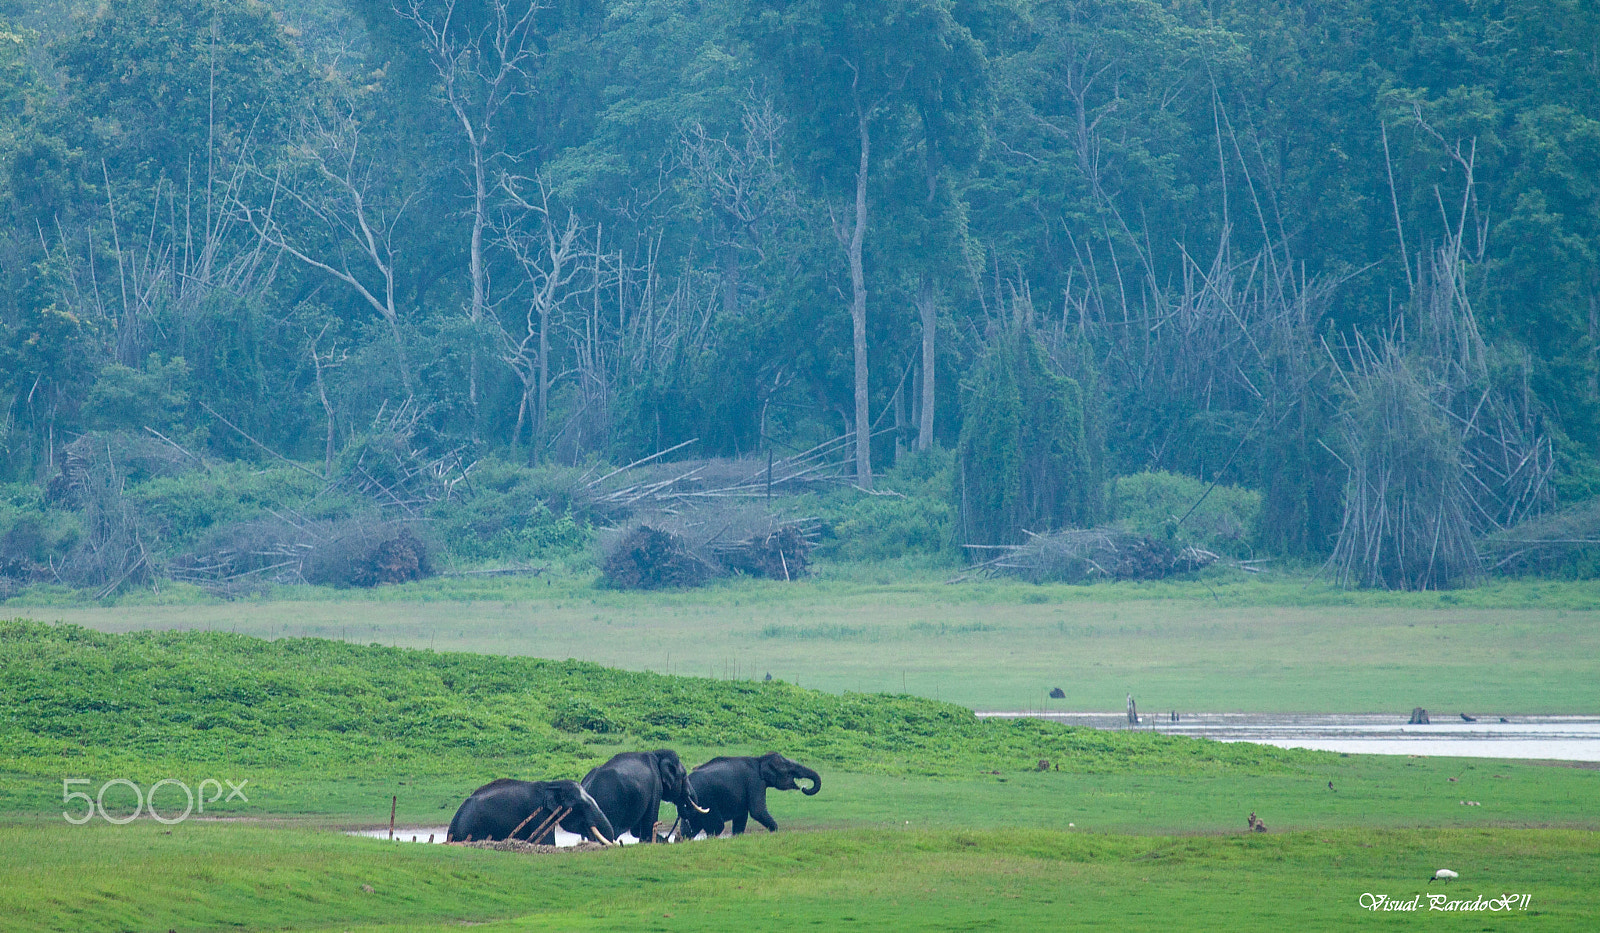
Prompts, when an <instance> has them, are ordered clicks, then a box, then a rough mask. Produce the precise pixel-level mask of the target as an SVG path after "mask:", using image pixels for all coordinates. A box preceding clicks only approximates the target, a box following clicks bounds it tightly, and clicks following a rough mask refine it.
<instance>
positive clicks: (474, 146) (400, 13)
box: [0, 0, 1600, 593]
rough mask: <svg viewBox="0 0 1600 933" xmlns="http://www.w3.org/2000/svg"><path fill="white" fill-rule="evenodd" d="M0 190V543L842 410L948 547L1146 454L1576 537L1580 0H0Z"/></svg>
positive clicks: (116, 540) (599, 454) (1587, 184)
mask: <svg viewBox="0 0 1600 933" xmlns="http://www.w3.org/2000/svg"><path fill="white" fill-rule="evenodd" d="M0 202H3V206H0V217H3V221H0V279H3V286H0V407H3V409H4V416H3V418H0V481H4V482H5V483H7V485H5V486H4V490H5V497H6V498H5V500H4V501H3V502H0V536H4V545H3V547H0V552H3V553H0V575H3V573H4V572H9V573H11V575H12V576H13V577H15V578H18V579H21V578H22V577H24V576H29V575H31V576H30V578H31V579H49V578H54V579H57V580H63V581H66V582H76V583H79V584H81V585H92V586H93V587H94V588H96V589H97V590H101V589H103V590H104V591H105V592H108V593H109V592H112V591H114V590H115V588H116V587H117V586H119V585H122V583H124V582H126V581H131V580H137V579H139V578H140V577H141V575H144V574H148V573H150V572H152V567H153V566H154V564H155V563H156V561H154V560H153V559H151V558H149V554H148V552H149V551H150V549H152V548H154V547H155V545H154V544H153V542H156V541H158V540H159V541H161V542H163V544H162V546H163V547H165V548H166V551H165V553H167V554H168V555H169V557H170V555H171V554H175V553H177V552H178V551H181V550H182V548H183V547H187V546H189V545H190V544H193V543H194V541H198V540H199V536H201V535H202V532H208V533H211V534H213V535H215V534H219V533H221V532H220V531H219V529H221V528H222V527H223V526H224V525H225V524H226V521H225V520H236V523H237V522H245V521H246V520H251V521H253V520H255V519H258V518H260V517H261V516H262V515H264V514H267V513H271V514H274V515H276V514H278V512H280V511H282V510H283V509H284V508H287V507H290V506H292V508H293V509H294V510H296V511H295V514H296V515H299V516H301V517H302V518H301V519H299V520H297V521H311V520H314V519H316V518H317V515H318V514H325V515H327V516H331V515H333V513H334V512H338V511H339V510H340V509H344V510H345V511H346V512H349V511H351V510H353V509H356V508H357V506H355V505H351V503H353V502H356V501H358V500H359V501H361V502H365V503H367V504H368V505H370V506H371V507H372V508H375V509H378V510H379V511H383V510H385V509H388V510H390V511H394V507H395V506H397V505H400V504H403V500H404V502H411V503H413V506H406V508H407V510H408V511H409V512H410V513H412V514H417V512H418V510H417V508H415V507H414V503H415V502H416V501H423V500H426V501H429V502H432V501H434V500H435V499H436V498H438V497H437V496H434V495H433V494H431V493H429V494H427V495H423V494H419V493H417V492H416V489H415V487H416V486H417V485H418V484H419V483H420V484H423V485H427V484H432V485H430V486H428V488H429V489H432V490H437V489H444V490H445V495H444V496H443V498H444V499H446V500H450V501H457V502H459V501H460V500H462V499H463V498H465V499H472V498H473V497H477V498H478V500H480V501H478V502H477V504H476V505H473V504H471V503H470V502H469V503H468V504H467V505H465V506H462V508H464V509H465V510H466V511H465V512H462V511H461V510H460V509H457V510H454V511H449V510H447V511H448V512H449V514H444V513H439V512H437V511H435V512H429V513H428V514H429V515H431V516H433V518H434V519H435V521H436V522H437V523H439V524H440V525H441V527H446V533H447V535H453V537H454V539H456V540H458V542H460V541H466V540H467V539H471V540H472V541H474V542H477V543H475V544H461V543H458V545H457V546H456V550H457V552H458V553H459V554H461V555H462V556H464V557H467V558H473V557H485V558H487V557H496V556H505V555H507V554H510V553H513V552H515V551H516V549H517V548H518V547H521V548H522V549H523V551H522V552H524V553H527V552H531V551H536V550H537V547H539V546H567V543H569V539H571V538H572V537H573V534H569V532H571V530H572V529H573V528H578V527H584V526H588V525H598V524H604V523H605V522H606V521H607V520H608V519H609V518H614V517H615V516H608V515H607V514H603V513H604V510H603V509H599V510H597V509H596V508H595V505H594V503H593V502H592V501H587V502H585V503H575V502H574V499H573V496H572V494H571V493H572V491H573V490H574V489H576V488H579V487H582V488H584V489H589V488H592V477H593V476H594V475H596V474H595V473H594V472H593V469H594V468H593V465H594V464H596V463H613V464H627V463H629V462H632V461H634V460H637V459H639V458H642V457H646V456H649V455H651V454H654V453H656V452H659V451H663V450H667V449H669V448H678V449H677V451H676V452H675V453H674V454H673V455H672V457H683V456H692V457H696V458H701V459H706V458H746V459H747V460H749V461H751V462H755V461H757V460H760V461H762V462H765V458H766V457H767V456H769V454H770V455H773V456H775V457H776V458H778V459H780V460H784V459H785V458H788V459H789V460H791V461H792V460H793V458H795V457H796V456H800V455H804V453H805V452H808V451H813V450H816V449H818V445H823V444H828V443H829V442H830V441H835V439H839V440H838V441H837V443H835V445H834V446H832V447H828V448H826V450H828V451H831V454H832V455H834V456H835V458H836V459H837V460H838V461H839V464H840V469H841V470H842V471H843V472H844V473H845V474H846V475H848V477H849V478H850V479H851V482H852V484H853V485H854V486H855V487H858V488H860V489H861V490H872V489H873V488H874V486H875V485H876V486H883V485H885V483H887V484H888V485H890V486H891V487H894V488H899V489H901V490H902V491H904V490H907V489H910V490H912V492H914V493H916V495H911V496H910V497H909V499H908V500H897V501H912V500H917V501H920V500H918V496H921V498H922V499H926V500H928V501H926V502H923V503H922V504H920V505H892V504H885V503H883V502H881V501H880V499H881V497H875V498H873V499H871V500H864V501H865V502H866V504H865V506H864V508H867V510H868V512H871V511H872V510H873V509H876V510H878V511H880V512H881V511H884V510H889V511H893V510H894V509H896V508H898V509H900V512H899V513H896V515H890V516H888V517H886V518H884V519H883V521H882V522H880V523H879V524H880V526H881V529H891V530H892V529H895V528H897V527H902V526H903V527H905V528H910V527H912V526H915V529H921V530H920V531H919V530H913V531H908V532H906V534H907V535H909V536H910V537H912V538H915V537H916V535H918V534H923V533H924V531H925V530H926V529H927V528H928V527H934V528H935V529H936V533H934V534H931V535H930V536H929V537H931V538H933V539H938V540H934V541H932V542H931V543H930V544H929V547H931V548H934V549H940V548H942V549H947V550H948V549H951V548H957V547H958V546H959V545H960V544H991V545H993V544H1008V543H1013V542H1016V541H1019V540H1023V536H1024V533H1025V532H1028V531H1033V532H1044V531H1050V530H1052V529H1060V528H1067V527H1090V526H1094V525H1097V524H1101V523H1104V522H1106V521H1109V520H1112V519H1115V518H1118V517H1119V516H1118V515H1117V514H1115V503H1116V501H1117V500H1118V494H1117V492H1116V489H1115V487H1113V486H1111V485H1110V483H1111V481H1112V480H1113V479H1114V478H1116V477H1132V476H1135V475H1139V476H1145V477H1150V476H1155V477H1166V478H1167V481H1168V482H1169V485H1170V486H1171V487H1172V488H1174V489H1178V488H1183V489H1187V488H1189V487H1190V486H1193V488H1194V489H1197V490H1199V491H1200V496H1201V497H1204V496H1209V495H1211V493H1210V492H1209V491H1208V489H1209V488H1210V487H1211V486H1212V485H1213V484H1219V483H1220V484H1222V485H1223V486H1226V487H1228V488H1229V489H1233V488H1234V487H1239V488H1240V489H1242V490H1250V491H1253V492H1254V493H1255V494H1256V495H1257V497H1258V499H1259V502H1258V503H1256V507H1255V509H1254V513H1255V517H1254V518H1253V519H1252V522H1253V527H1252V529H1250V531H1249V538H1250V541H1249V545H1250V548H1251V550H1252V552H1253V553H1258V554H1272V555H1277V556H1281V557H1290V558H1296V559H1301V560H1311V561H1326V562H1327V564H1326V565H1327V566H1328V567H1330V568H1332V570H1333V572H1334V573H1335V575H1336V576H1338V577H1339V578H1340V579H1342V580H1344V581H1346V582H1349V583H1353V584H1364V585H1381V586H1399V587H1432V586H1446V585H1452V584H1455V583H1458V582H1461V581H1462V580H1466V579H1470V578H1471V577H1472V576H1474V575H1475V574H1477V573H1480V572H1482V571H1483V570H1484V569H1485V568H1489V567H1494V566H1508V567H1512V568H1521V569H1535V570H1538V569H1549V567H1550V566H1553V564H1552V562H1551V561H1550V560H1548V559H1545V556H1542V555H1543V552H1541V551H1539V542H1545V541H1554V540H1556V539H1561V540H1576V539H1588V538H1592V537H1595V535H1594V534H1592V533H1590V532H1589V531H1587V530H1585V529H1587V527H1588V526H1587V525H1585V524H1583V516H1585V515H1587V514H1588V513H1587V512H1585V511H1584V503H1585V502H1587V501H1589V500H1590V499H1591V497H1594V496H1596V495H1597V494H1600V256H1597V253H1596V251H1597V249H1600V8H1597V7H1596V6H1595V5H1593V4H1591V3H1588V2H1584V0H1526V2H1520V3H1509V2H1490V0H1479V2H1466V0H1420V2H1415V3H1407V4H1396V3H1392V2H1380V0H1332V2H1316V3H1313V2H1309V0H861V2H854V3H831V2H823V0H749V2H732V0H698V2H697V0H631V2H627V0H329V2H311V0H269V2H261V0H119V2H116V3H97V2H92V0H56V2H50V0H0ZM858 436H859V437H861V438H863V439H864V440H863V442H862V443H855V442H854V438H855V437H858ZM686 442H692V443H686ZM678 445H684V446H683V447H681V448H679V447H678ZM163 457H164V458H165V459H163ZM158 461H159V463H158ZM286 461H287V462H286ZM265 467H270V468H271V469H270V470H266V469H263V468H265ZM563 470H567V471H578V472H574V473H570V474H569V473H564V472H562V471H563ZM585 470H588V471H589V472H583V471H585ZM385 471H386V472H385ZM475 471H476V474H477V475H479V476H480V477H483V476H489V477H495V476H498V477H500V479H499V480H498V481H491V480H487V479H486V480H483V481H481V482H478V483H476V484H474V483H473V482H472V480H471V478H470V477H471V476H472V475H473V474H474V472H475ZM600 472H602V473H603V472H605V471H604V470H601V471H600ZM196 476H198V477H201V479H196V478H195V477H196ZM336 479H337V480H339V482H337V483H335V482H334V480H336ZM162 483H165V484H167V485H166V486H164V487H163V486H161V485H160V484H162ZM408 484H409V485H408ZM896 484H898V485H896ZM1184 484H1189V485H1184ZM402 486H406V487H407V489H406V490H402V489H401V487H402ZM458 487H459V490H460V492H461V494H460V495H459V496H453V494H452V493H451V490H455V489H457V488H458ZM330 489H331V490H332V491H330ZM407 490H409V491H407ZM480 492H481V493H482V495H479V493H480ZM1238 493H1239V490H1238V489H1234V492H1233V493H1230V494H1234V495H1235V498H1237V494H1238ZM141 496H142V498H141ZM207 496H211V497H212V498H218V499H226V500H227V504H226V506H224V505H216V506H215V508H213V509H212V510H211V512H210V513H207V514H206V515H202V516H197V515H196V514H193V513H195V512H196V511H204V510H205V508H207V507H208V506H206V497H207ZM591 498H592V497H591ZM1124 498H1126V497H1125V496H1124ZM491 500H492V501H491ZM934 500H937V501H934ZM240 503H244V504H243V505H241V504H240ZM339 503H344V504H343V505H340V504H339ZM141 504H142V505H141ZM286 504H287V505H286ZM491 505H493V506H494V507H495V508H500V509H501V510H502V511H501V513H499V514H498V515H496V516H490V515H488V513H490V512H492V511H493V509H492V508H491V507H490V506H491ZM1187 507H1188V506H1186V505H1184V504H1183V503H1176V504H1174V505H1172V509H1173V512H1174V514H1172V515H1171V516H1170V517H1169V518H1168V524H1169V526H1170V527H1169V529H1168V530H1169V532H1171V531H1173V530H1174V529H1176V527H1177V526H1179V525H1181V524H1182V523H1183V522H1184V521H1185V520H1188V519H1189V514H1187V513H1186V512H1184V511H1182V510H1183V509H1186V508H1187ZM186 509H187V510H188V512H186V513H184V514H177V513H179V512H183V511H184V510H186ZM318 509H321V510H323V513H318V512H317V510H318ZM915 509H921V510H922V511H923V512H926V513H937V514H933V515H932V517H929V516H928V515H922V516H921V517H920V518H917V519H916V520H915V521H910V522H909V523H907V522H905V521H902V520H903V519H904V518H905V513H907V512H908V511H915ZM474 510H475V511H474ZM1574 510H1576V511H1574ZM423 511H426V510H425V509H424V510H423ZM69 513H70V514H69ZM134 513H137V514H134ZM919 514H921V513H919ZM507 515H510V516H511V517H509V518H508V517H507ZM1573 515H1577V516H1578V517H1577V518H1573V517H1572V516H1573ZM530 516H534V517H533V518H530ZM535 518H536V519H537V520H535ZM924 519H925V520H924ZM562 521H565V522H567V523H568V524H567V525H565V526H562V525H559V523H560V522H562ZM896 521H901V526H897V525H896V524H895V523H896ZM452 522H454V524H451V523H452ZM1530 523H1532V524H1530ZM1540 523H1543V524H1540ZM1552 523H1555V524H1552ZM1579 526H1581V527H1579ZM1574 528H1577V529H1578V530H1576V531H1575V530H1574ZM252 529H253V530H252ZM450 529H454V530H453V531H451V530H450ZM1518 529H1525V530H1524V531H1520V532H1519V531H1518ZM1526 529H1531V530H1526ZM260 531H261V528H260V526H259V525H257V526H251V528H250V529H246V531H239V532H237V534H247V532H248V534H256V535H259V533H260ZM897 533H898V532H897ZM574 534H575V533H574ZM119 536H120V537H119ZM185 536H190V537H189V538H186V537H185ZM247 536H248V535H247ZM496 536H499V537H496ZM519 536H520V537H519ZM191 538H192V539H193V540H190V539H191ZM494 541H500V542H501V543H500V544H497V545H493V546H490V544H489V543H486V542H494ZM507 542H509V543H507ZM518 542H520V543H518ZM530 542H532V543H530ZM541 542H542V543H541ZM551 542H555V544H554V545H552V544H551ZM1495 542H1499V544H1498V545H1496V544H1495ZM1508 542H1509V543H1508ZM1519 542H1520V543H1519ZM1530 542H1531V544H1530ZM135 545H137V547H135ZM218 546H219V545H216V544H215V541H213V543H212V552H215V551H216V548H217V547H218ZM288 546H289V545H288V544H285V545H284V547H288ZM1497 548H1498V549H1497ZM174 549H177V550H174ZM1530 549H1531V550H1530ZM113 552H114V553H113ZM135 553H137V554H139V555H141V556H139V557H138V558H137V560H136V559H135V558H134V557H132V556H131V555H133V554H135ZM141 561H142V562H143V563H142V564H141V563H140V562H141ZM191 563H192V561H191ZM69 564H70V566H71V568H72V569H71V571H70V572H69V573H68V574H67V576H65V577H64V576H63V574H62V571H61V569H60V568H62V567H67V566H68V565H69ZM1561 566H1562V567H1565V568H1567V569H1569V570H1570V569H1571V566H1572V564H1571V562H1570V561H1568V562H1567V563H1565V564H1562V565H1561ZM5 567H10V568H11V569H10V570H9V571H5V570H4V568H5ZM130 568H131V569H130ZM69 577H70V578H71V579H70V580H69V579H68V578H69Z"/></svg>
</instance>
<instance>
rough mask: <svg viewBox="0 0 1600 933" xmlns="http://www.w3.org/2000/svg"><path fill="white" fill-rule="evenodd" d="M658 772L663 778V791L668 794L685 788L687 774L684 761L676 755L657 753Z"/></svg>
mask: <svg viewBox="0 0 1600 933" xmlns="http://www.w3.org/2000/svg"><path fill="white" fill-rule="evenodd" d="M656 774H657V775H658V776H659V777H660V778H661V792H662V793H663V794H665V795H667V796H671V795H673V794H676V793H680V792H682V790H683V784H684V781H685V775H684V770H683V762H681V761H679V760H678V756H676V755H657V756H656Z"/></svg>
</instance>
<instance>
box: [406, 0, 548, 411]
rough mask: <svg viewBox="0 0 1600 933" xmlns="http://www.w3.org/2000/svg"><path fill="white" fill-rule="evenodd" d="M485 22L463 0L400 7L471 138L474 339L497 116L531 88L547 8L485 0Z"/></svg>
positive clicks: (484, 295) (484, 302)
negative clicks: (475, 21) (463, 15)
mask: <svg viewBox="0 0 1600 933" xmlns="http://www.w3.org/2000/svg"><path fill="white" fill-rule="evenodd" d="M482 7H483V8H484V9H485V11H486V12H487V13H488V16H487V20H488V21H487V22H486V23H485V24H483V25H482V26H481V27H479V28H477V29H475V30H474V29H473V28H472V27H471V26H469V25H467V24H465V23H463V22H461V20H460V18H458V16H457V13H458V4H457V0H443V2H442V3H439V4H424V3H423V2H422V0H406V2H404V3H402V4H398V5H396V6H395V7H394V11H395V13H396V14H397V15H398V16H399V17H400V18H401V19H404V20H406V21H407V22H409V23H411V24H412V25H414V26H416V27H417V31H418V32H419V33H420V34H421V37H422V42H423V45H424V46H425V47H426V48H427V50H428V58H429V60H430V61H431V62H432V63H433V67H434V70H435V71H436V72H438V75H439V80H440V82H441V83H442V85H443V91H444V98H445V103H446V104H448V105H449V107H450V111H451V113H452V114H454V116H455V118H456V123H457V124H458V126H459V127H460V129H461V134H462V139H463V140H464V141H465V143H466V146H467V172H466V174H467V183H468V188H469V191H470V200H471V207H470V208H469V217H470V219H471V222H472V235H471V243H470V245H469V248H468V253H467V257H468V258H467V262H468V273H469V277H470V279H471V284H472V297H471V300H470V303H469V304H468V306H467V320H468V321H469V322H470V323H471V325H472V328H473V332H474V340H476V333H477V329H478V327H479V326H480V325H481V324H482V323H483V321H484V317H485V315H486V313H487V312H488V308H489V300H490V299H489V272H488V268H487V266H486V265H485V263H484V251H485V243H484V235H485V233H486V232H487V231H488V229H489V226H490V222H491V217H490V213H491V208H492V205H491V204H490V198H491V196H492V195H493V191H494V181H493V178H492V175H493V170H494V166H495V164H496V163H498V162H500V161H501V160H502V159H504V157H505V153H503V152H499V151H497V150H495V148H494V145H495V143H494V133H495V123H496V121H497V120H498V119H499V117H500V116H501V113H502V111H504V110H505V108H506V106H507V105H508V104H510V103H511V102H512V101H513V100H515V99H517V98H519V97H524V96H527V95H528V94H531V93H532V92H533V81H532V74H531V72H532V70H533V68H534V67H535V66H536V64H537V62H538V59H539V56H540V52H539V48H538V43H537V35H536V27H537V19H538V15H539V13H540V12H541V11H543V10H545V9H547V7H548V4H546V3H545V2H543V0H522V2H513V0H485V2H484V3H483V4H482ZM470 359H471V362H470V373H469V376H468V380H469V381H468V387H467V396H468V400H469V403H470V404H471V406H472V408H473V410H474V411H476V410H477V407H478V383H479V381H480V373H479V361H478V351H477V346H476V343H474V346H473V347H472V348H471V349H470Z"/></svg>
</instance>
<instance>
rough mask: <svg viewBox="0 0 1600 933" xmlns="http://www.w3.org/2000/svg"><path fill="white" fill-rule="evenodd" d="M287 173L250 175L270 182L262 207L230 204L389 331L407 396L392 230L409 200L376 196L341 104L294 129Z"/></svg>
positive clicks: (349, 111)
mask: <svg viewBox="0 0 1600 933" xmlns="http://www.w3.org/2000/svg"><path fill="white" fill-rule="evenodd" d="M294 154H295V155H296V156H297V159H296V162H295V164H294V166H293V167H292V168H291V169H287V170H285V169H281V168H280V169H278V170H276V171H274V172H273V173H271V174H270V175H269V174H267V173H266V172H265V171H264V170H261V169H256V170H255V172H256V175H257V176H258V177H260V178H261V179H263V180H264V181H266V182H268V185H267V189H268V190H267V192H266V193H265V194H263V195H261V196H260V200H261V201H262V202H263V203H260V204H259V205H254V204H251V203H247V201H246V199H245V197H244V196H236V197H235V198H234V199H233V203H234V205H235V206H236V208H237V211H238V214H239V216H241V217H243V218H244V219H245V220H246V221H247V222H248V223H249V224H250V226H251V228H253V229H254V230H255V231H256V233H257V235H258V236H259V237H260V238H261V239H262V240H263V241H265V242H266V243H269V244H271V245H272V246H274V247H276V248H278V249H280V250H282V251H283V252H285V253H288V254H289V255H290V256H292V257H294V258H295V259H296V260H298V261H299V262H301V263H302V264H304V265H306V266H308V267H310V268H312V269H316V270H317V271H319V272H322V273H323V274H325V275H328V276H331V277H332V278H334V279H336V280H338V281H340V282H343V283H344V284H346V285H348V286H349V287H350V288H352V289H354V290H355V292H356V293H357V294H358V295H360V296H361V298H362V300H363V301H365V302H366V303H367V305H368V306H369V307H370V308H371V309H372V310H373V311H375V312H376V313H377V314H378V316H379V317H380V318H381V319H382V320H383V322H384V324H386V325H387V326H388V328H389V335H390V337H391V338H392V339H393V341H394V352H395V359H396V361H397V363H398V366H399V371H400V380H401V383H402V384H403V385H404V387H405V390H406V393H407V394H410V393H411V391H412V388H413V386H412V374H411V365H410V362H409V360H408V358H407V353H406V343H405V337H404V336H403V335H402V333H401V330H400V310H399V307H398V305H397V303H396V297H395V280H396V275H397V262H398V253H397V251H396V249H395V239H396V234H395V231H396V228H397V227H398V225H399V223H400V220H401V217H402V216H403V215H404V214H405V211H406V208H407V206H408V205H409V204H410V202H411V197H412V196H411V195H407V196H404V197H401V198H400V199H399V200H398V201H397V202H396V201H392V200H389V199H387V198H386V197H385V196H384V193H383V192H382V191H381V186H380V185H379V182H378V179H377V178H376V173H375V171H374V167H373V161H374V160H373V159H372V158H370V157H368V156H366V155H365V154H364V153H363V152H362V149H361V125H360V121H359V119H358V118H357V116H356V114H355V111H354V108H353V106H351V105H350V104H349V103H348V102H345V103H343V104H341V105H339V106H337V107H336V108H333V109H331V110H329V111H328V112H325V113H319V112H315V111H313V112H311V113H308V114H307V115H306V117H305V118H304V120H303V121H302V123H301V126H300V134H299V139H298V142H297V145H296V146H295V148H294Z"/></svg>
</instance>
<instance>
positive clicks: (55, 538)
mask: <svg viewBox="0 0 1600 933" xmlns="http://www.w3.org/2000/svg"><path fill="white" fill-rule="evenodd" d="M82 533H83V530H82V526H81V524H80V522H79V521H78V518H77V516H76V515H73V514H72V513H71V512H64V511H62V510H60V509H51V508H47V507H46V506H45V503H44V498H43V490H41V489H40V488H39V487H38V486H33V485H29V484H24V483H8V484H4V485H0V577H4V576H9V577H12V578H15V579H17V580H23V581H25V580H27V579H30V578H34V577H37V576H38V575H39V571H40V570H41V568H44V567H48V566H50V565H51V564H59V563H60V562H61V558H62V557H63V556H64V555H66V554H67V552H69V551H71V550H72V548H73V547H74V546H75V545H76V544H77V543H78V539H79V538H80V537H81V536H82Z"/></svg>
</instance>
